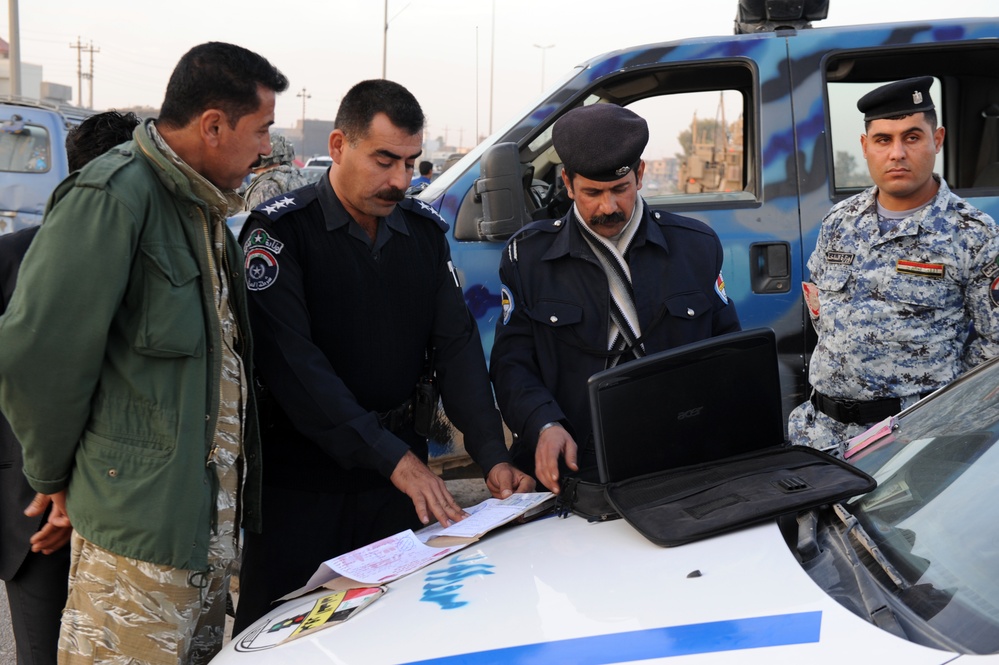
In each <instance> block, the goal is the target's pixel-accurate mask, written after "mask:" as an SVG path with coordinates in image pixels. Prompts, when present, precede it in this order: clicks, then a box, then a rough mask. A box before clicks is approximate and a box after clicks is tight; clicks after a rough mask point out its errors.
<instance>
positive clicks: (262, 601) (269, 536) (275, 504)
mask: <svg viewBox="0 0 999 665" xmlns="http://www.w3.org/2000/svg"><path fill="white" fill-rule="evenodd" d="M420 526H421V524H420V522H419V520H418V519H417V517H416V509H415V508H413V502H412V500H410V498H409V497H408V496H406V495H405V494H403V493H402V492H400V491H399V490H397V489H396V488H395V487H394V486H392V485H385V486H380V487H377V488H374V489H369V490H364V491H360V492H352V493H349V494H334V493H323V492H307V491H302V490H294V489H286V488H283V487H273V486H267V485H265V486H264V488H263V533H262V534H257V533H250V532H246V534H245V536H244V542H243V560H242V563H241V565H240V570H239V600H238V602H237V604H236V622H235V624H234V625H233V632H232V634H233V636H236V635H238V634H239V633H241V632H242V631H243V630H244V629H246V628H248V627H249V626H250V625H251V624H253V623H254V622H255V621H256V620H257V619H259V618H260V617H262V616H263V615H264V614H266V613H267V612H269V611H270V610H272V609H274V608H275V607H277V604H272V601H274V600H276V599H277V598H280V597H281V596H283V595H285V594H287V593H289V592H291V591H294V590H296V589H299V588H301V587H303V586H305V584H306V583H307V582H308V581H309V578H310V577H312V574H313V573H315V572H316V569H318V568H319V565H320V564H321V563H322V562H323V561H326V560H327V559H332V558H333V557H336V556H339V555H341V554H343V553H345V552H350V551H351V550H355V549H357V548H359V547H363V546H365V545H369V544H371V543H373V542H375V541H377V540H381V539H382V538H387V537H388V536H391V535H394V534H396V533H399V532H400V531H405V530H406V529H414V530H416V529H418V528H420Z"/></svg>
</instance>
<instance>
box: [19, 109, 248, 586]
mask: <svg viewBox="0 0 999 665" xmlns="http://www.w3.org/2000/svg"><path fill="white" fill-rule="evenodd" d="M210 214H211V212H210V210H209V207H208V205H206V204H205V203H204V202H203V201H201V200H199V199H198V198H196V197H195V196H194V195H193V194H192V191H191V186H190V182H189V181H188V180H187V179H186V177H185V176H184V175H182V174H181V172H180V171H179V170H178V169H177V168H176V167H174V166H173V165H172V164H170V163H169V162H168V161H167V160H166V158H165V157H164V156H163V155H162V154H161V153H160V152H159V151H158V150H157V148H156V146H155V144H154V143H153V141H152V139H151V138H150V137H149V134H148V132H147V130H146V128H145V127H143V126H141V125H140V126H139V127H138V128H137V129H136V132H135V135H134V138H133V140H132V141H129V142H127V143H124V144H122V145H120V146H118V147H117V148H115V149H114V150H112V151H111V152H109V153H107V154H106V155H104V156H103V157H100V158H98V159H97V160H95V161H93V162H91V163H90V164H89V165H88V166H87V167H85V168H84V169H83V170H82V171H80V172H78V173H76V174H74V175H72V176H70V177H69V178H68V179H67V180H65V181H63V183H62V184H60V185H59V187H58V188H57V189H56V191H55V192H54V193H53V195H52V197H51V199H50V201H49V204H48V212H47V214H46V217H45V221H44V222H43V224H42V228H41V230H40V231H39V233H38V235H37V237H36V238H35V241H34V242H33V243H32V245H31V248H30V249H29V251H28V253H27V255H26V256H25V259H24V263H23V265H22V267H21V271H20V273H19V280H18V286H17V289H16V290H15V294H14V297H13V299H12V302H11V303H10V306H9V307H8V310H7V313H6V314H5V315H4V316H3V317H2V318H0V409H2V411H3V413H4V414H5V415H6V416H7V417H8V419H9V420H10V422H11V425H12V427H13V429H14V433H15V434H16V436H17V437H18V439H19V440H20V441H21V444H22V446H23V448H24V465H25V467H24V470H25V475H26V476H27V478H28V481H29V483H30V484H31V486H32V487H33V488H34V489H35V490H36V491H39V492H43V493H46V494H51V493H54V492H57V491H59V490H62V489H64V488H65V489H67V511H68V513H69V516H70V519H71V521H72V522H73V526H74V527H75V528H76V529H77V530H78V531H79V532H80V534H81V535H83V536H84V537H85V538H87V539H88V540H90V541H91V542H93V543H95V544H97V545H99V546H100V547H103V548H105V549H107V550H110V551H111V552H114V553H116V554H119V555H123V556H127V557H132V558H135V559H139V560H142V561H150V562H153V563H158V564H162V565H169V566H175V567H178V568H184V569H192V570H204V569H205V568H206V566H207V552H208V540H209V536H210V532H211V529H212V528H213V526H214V524H213V522H214V515H215V508H214V506H215V498H216V497H215V494H216V480H215V471H214V469H213V468H212V467H211V466H210V465H208V464H207V459H208V455H209V451H210V448H211V446H212V443H213V437H214V433H215V427H216V420H217V416H218V411H219V381H220V371H221V361H222V353H221V343H222V342H221V332H220V327H219V320H218V316H217V313H216V312H217V310H216V308H215V304H214V293H213V287H212V280H211V273H210V270H211V267H210V266H211V265H212V263H211V261H212V259H211V258H210V251H211V250H210V246H209V244H208V243H209V237H210V233H209V229H210V227H209V221H208V220H209V219H210V217H209V215H210ZM226 237H227V242H226V247H225V256H226V262H225V263H226V265H225V270H226V271H227V273H228V276H229V285H230V289H231V292H230V294H229V297H230V299H231V304H232V307H233V309H234V312H235V315H236V318H237V321H238V324H239V336H240V338H239V348H238V352H239V353H240V355H241V357H242V358H243V363H244V368H245V372H246V373H245V376H246V377H247V380H249V379H248V377H250V376H252V364H251V357H252V348H251V339H250V328H249V321H248V319H247V315H246V293H245V290H244V287H243V285H244V283H245V282H244V278H243V261H242V254H241V252H240V250H239V247H238V245H237V244H236V242H235V240H234V239H233V238H232V236H231V234H229V233H227V234H226ZM249 392H250V393H251V395H250V404H248V405H247V410H246V418H245V420H246V422H245V429H244V442H243V464H244V474H245V476H244V477H245V484H244V493H243V496H242V498H241V501H240V503H241V506H242V517H243V520H242V524H243V526H244V527H246V528H249V529H251V530H255V531H258V530H259V528H260V498H259V497H260V445H259V438H258V435H257V423H256V412H255V407H254V404H253V397H252V390H251V391H249Z"/></svg>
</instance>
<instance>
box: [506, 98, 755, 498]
mask: <svg viewBox="0 0 999 665" xmlns="http://www.w3.org/2000/svg"><path fill="white" fill-rule="evenodd" d="M648 139H649V130H648V126H647V124H646V122H645V120H643V119H642V118H641V117H639V116H638V115H636V114H635V113H633V112H632V111H629V110H627V109H624V108H622V107H620V106H616V105H613V104H594V105H591V106H585V107H580V108H576V109H573V110H572V111H569V112H568V113H566V114H565V115H564V116H563V117H562V118H560V119H559V120H558V121H557V122H556V123H555V126H554V128H553V131H552V142H553V144H554V147H555V150H556V152H557V153H558V155H559V157H561V158H562V161H563V165H564V170H563V173H562V179H563V182H564V183H565V186H566V189H567V192H568V194H569V196H570V198H571V199H572V200H573V207H572V209H571V210H570V211H569V213H568V214H567V215H566V216H564V217H563V218H561V219H556V220H546V221H542V222H536V223H534V224H530V225H528V226H526V227H525V228H524V229H522V230H521V232H520V233H518V234H517V235H515V236H514V237H513V238H512V239H511V240H510V242H509V244H508V245H507V249H506V251H505V252H504V254H503V257H502V260H501V262H500V280H501V281H502V283H503V287H502V301H503V316H502V317H501V319H500V320H499V321H498V322H497V324H496V340H495V342H494V344H493V350H492V360H491V363H490V368H491V373H492V380H493V384H494V385H495V387H496V397H497V400H498V401H499V406H500V411H501V412H502V413H503V418H504V419H505V420H506V423H507V425H509V427H510V429H511V430H513V432H514V433H515V434H516V436H517V441H516V442H515V444H514V448H513V449H512V451H513V452H514V460H515V462H517V463H518V464H519V466H521V468H529V466H528V465H529V462H530V460H531V458H533V461H534V462H535V476H536V477H537V479H538V480H539V481H540V482H541V483H542V484H544V485H545V486H546V487H548V488H549V489H550V490H551V491H553V492H558V490H559V478H560V475H562V474H564V472H565V469H564V468H563V469H561V470H560V468H559V459H560V458H564V462H565V466H567V467H568V470H569V471H573V472H576V471H579V472H580V473H581V474H593V475H595V470H596V457H595V452H594V450H593V445H592V443H593V442H592V436H591V424H590V408H589V402H588V399H587V391H586V381H587V379H588V378H589V377H590V376H591V375H592V374H594V373H596V372H598V371H600V370H603V369H606V368H607V367H613V366H614V365H616V364H618V363H620V362H625V361H627V360H630V359H634V358H640V357H642V356H644V355H646V354H649V353H654V352H656V351H662V350H665V349H669V348H672V347H676V346H680V345H682V344H688V343H690V342H695V341H698V340H701V339H704V338H707V337H712V336H714V335H720V334H722V333H727V332H733V331H736V330H739V319H738V316H737V315H736V311H735V305H734V304H733V303H731V302H730V301H729V299H728V297H727V296H726V294H725V285H724V281H723V280H722V276H721V266H722V247H721V242H720V241H719V240H718V236H717V235H715V233H714V231H712V230H711V229H710V228H708V227H707V226H706V225H704V224H702V223H701V222H698V221H695V220H693V219H689V218H686V217H679V216H677V215H672V214H669V213H665V212H659V211H653V210H650V209H649V208H648V206H647V205H646V204H645V202H644V201H643V199H642V198H641V197H640V196H639V194H638V190H640V189H641V188H642V175H643V173H644V172H645V162H643V161H642V160H641V155H642V151H643V150H644V149H645V145H646V143H648ZM579 444H584V446H583V448H582V450H580V449H579Z"/></svg>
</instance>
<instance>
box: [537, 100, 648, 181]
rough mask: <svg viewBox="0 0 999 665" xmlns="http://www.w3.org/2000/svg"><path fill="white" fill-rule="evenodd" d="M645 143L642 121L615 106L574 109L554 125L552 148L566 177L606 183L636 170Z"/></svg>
mask: <svg viewBox="0 0 999 665" xmlns="http://www.w3.org/2000/svg"><path fill="white" fill-rule="evenodd" d="M648 142H649V126H648V124H647V123H646V122H645V120H644V119H643V118H642V117H641V116H639V115H637V114H636V113H634V112H633V111H629V110H628V109H626V108H623V107H621V106H618V105H617V104H591V105H589V106H580V107H578V108H574V109H572V110H571V111H569V112H568V113H566V114H565V115H564V116H562V117H561V118H559V119H558V120H557V121H556V122H555V126H554V127H553V128H552V144H553V145H554V146H555V152H557V153H558V156H559V157H561V158H562V163H563V164H564V165H565V168H566V169H567V170H568V171H569V172H570V173H578V174H579V175H581V176H583V177H584V178H589V179H590V180H598V181H601V182H610V181H612V180H618V179H620V178H623V177H624V176H626V175H627V174H629V173H631V172H632V171H633V170H634V169H636V168H638V162H639V160H640V159H641V158H642V151H643V150H645V146H646V144H647V143H648Z"/></svg>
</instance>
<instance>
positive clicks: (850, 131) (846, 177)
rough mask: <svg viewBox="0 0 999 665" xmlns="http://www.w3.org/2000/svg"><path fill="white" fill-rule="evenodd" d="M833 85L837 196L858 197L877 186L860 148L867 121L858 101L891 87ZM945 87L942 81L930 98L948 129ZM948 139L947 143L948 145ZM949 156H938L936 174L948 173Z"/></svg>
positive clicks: (832, 133)
mask: <svg viewBox="0 0 999 665" xmlns="http://www.w3.org/2000/svg"><path fill="white" fill-rule="evenodd" d="M887 82H888V81H882V82H878V83H830V84H829V88H828V90H829V126H830V137H831V138H832V150H833V153H832V154H833V172H832V173H833V187H834V188H835V189H836V191H837V192H849V193H856V192H858V191H860V190H862V189H866V188H868V187H870V186H871V185H873V184H874V181H873V180H872V179H871V175H870V173H869V172H868V171H867V162H866V161H865V160H864V153H863V150H861V147H860V135H861V134H863V133H864V117H863V115H862V114H861V113H860V111H858V110H857V100H858V99H860V98H861V97H863V96H864V95H866V94H867V93H868V92H870V91H871V90H874V89H875V88H877V87H878V86H880V85H883V84H884V83H887ZM940 90H941V87H940V81H939V79H936V80H934V82H933V85H932V86H931V87H930V96H932V97H933V100H934V104H936V105H937V122H938V123H939V124H941V125H943V126H944V127H946V126H947V122H946V118H945V117H944V115H943V114H944V111H945V109H944V108H942V107H941V105H940V100H941V99H943V97H942V96H941V92H940ZM946 142H947V141H946V139H944V143H945V144H946ZM946 158H947V156H946V153H945V152H944V151H942V150H941V151H940V154H939V155H937V161H936V167H935V169H934V170H935V172H936V173H945V172H946V170H947V169H946Z"/></svg>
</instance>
